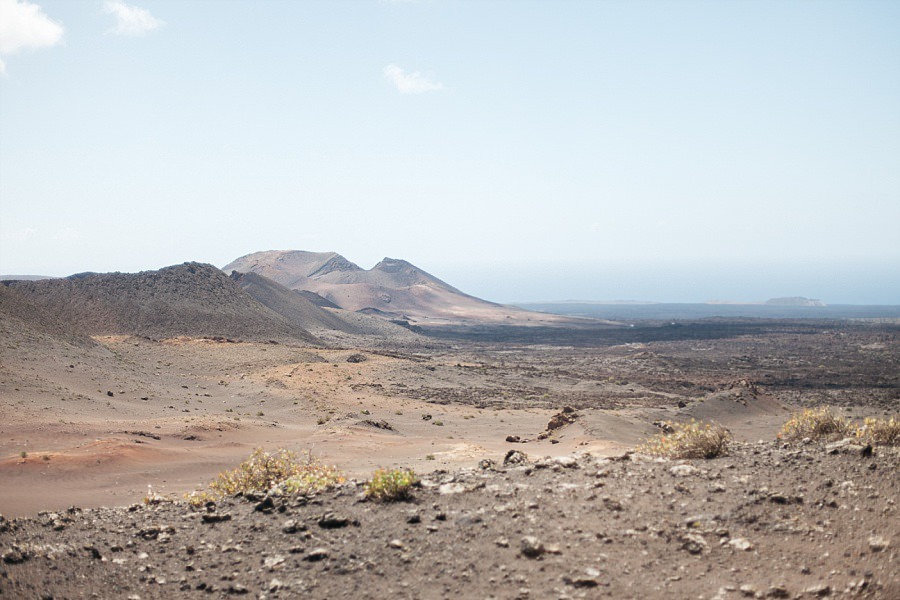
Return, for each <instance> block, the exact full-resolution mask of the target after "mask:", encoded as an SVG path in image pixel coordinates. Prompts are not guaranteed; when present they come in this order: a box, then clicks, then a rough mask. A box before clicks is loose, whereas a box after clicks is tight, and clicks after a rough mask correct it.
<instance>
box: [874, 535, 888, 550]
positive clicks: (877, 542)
mask: <svg viewBox="0 0 900 600" xmlns="http://www.w3.org/2000/svg"><path fill="white" fill-rule="evenodd" d="M890 545H891V544H890V542H889V541H888V540H886V539H885V538H883V537H881V536H880V535H873V536H872V537H870V538H869V548H871V549H872V552H881V551H882V550H885V549H887V547H888V546H890Z"/></svg>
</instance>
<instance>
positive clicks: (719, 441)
mask: <svg viewBox="0 0 900 600" xmlns="http://www.w3.org/2000/svg"><path fill="white" fill-rule="evenodd" d="M664 425H665V431H664V432H662V433H658V434H656V435H654V436H653V437H651V438H650V439H648V440H647V441H646V442H644V443H643V444H642V445H640V446H638V452H643V453H645V454H650V455H651V456H662V457H665V458H715V457H717V456H722V455H724V454H727V453H728V446H729V444H730V443H731V434H730V433H729V432H728V430H727V429H725V428H724V427H722V426H721V425H719V424H716V423H703V422H698V421H695V420H693V419H691V422H690V423H673V422H670V421H666V422H665V423H664Z"/></svg>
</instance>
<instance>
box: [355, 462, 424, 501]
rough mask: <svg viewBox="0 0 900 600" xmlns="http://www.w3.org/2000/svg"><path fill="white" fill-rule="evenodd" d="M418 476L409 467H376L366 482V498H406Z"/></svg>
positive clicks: (417, 480) (417, 481)
mask: <svg viewBox="0 0 900 600" xmlns="http://www.w3.org/2000/svg"><path fill="white" fill-rule="evenodd" d="M417 483H419V478H418V477H416V474H415V473H414V472H413V471H412V470H410V469H378V470H377V471H375V472H374V473H373V474H372V479H371V480H370V481H369V482H368V483H367V484H366V488H365V494H366V498H372V499H373V500H384V501H395V500H406V499H407V498H409V497H410V495H411V494H412V487H413V486H414V485H416V484H417Z"/></svg>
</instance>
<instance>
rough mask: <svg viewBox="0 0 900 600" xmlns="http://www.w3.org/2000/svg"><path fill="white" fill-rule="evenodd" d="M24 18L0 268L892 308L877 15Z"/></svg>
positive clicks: (278, 10) (634, 12) (884, 87)
mask: <svg viewBox="0 0 900 600" xmlns="http://www.w3.org/2000/svg"><path fill="white" fill-rule="evenodd" d="M12 2H13V0H0V8H2V10H4V11H9V10H11V8H10V5H11V3H12ZM4 3H5V7H4ZM18 4H19V5H21V4H22V2H21V0H19V1H18ZM30 4H36V5H38V6H39V7H40V8H41V9H42V11H43V14H44V15H46V17H47V18H49V19H50V20H52V22H55V23H56V24H57V25H61V27H62V35H61V39H59V41H58V42H57V43H55V44H54V43H53V41H52V39H50V41H47V40H44V41H42V42H40V43H38V42H34V43H33V44H32V47H28V46H27V44H26V42H27V41H28V40H25V41H24V42H20V46H21V48H18V51H16V48H14V49H13V50H10V49H9V48H10V47H11V46H10V45H9V43H7V44H6V45H5V46H4V44H3V40H2V39H0V60H2V65H3V67H4V69H5V74H4V75H0V273H17V274H48V275H66V274H70V273H73V272H79V271H88V270H90V271H136V270H143V269H155V268H159V267H162V266H165V265H169V264H173V263H180V262H184V261H187V260H198V261H204V262H211V263H213V264H216V265H218V266H222V265H224V264H226V263H227V262H229V261H231V260H232V259H234V258H236V257H238V256H240V255H243V254H246V253H248V252H252V251H256V250H267V249H288V248H295V249H306V250H316V251H325V250H334V251H337V252H340V253H341V254H343V255H345V256H346V257H347V258H348V259H350V260H352V261H354V262H357V263H358V264H360V265H361V266H363V267H371V266H372V265H373V264H375V263H376V262H377V261H378V260H379V259H381V258H382V257H384V256H392V257H398V258H405V259H407V260H409V261H411V262H413V263H415V264H417V265H419V266H421V267H423V268H425V269H427V270H429V271H431V272H432V273H434V274H435V275H437V276H439V277H441V278H443V279H446V280H447V281H449V282H451V283H452V284H454V285H456V286H457V287H460V288H462V289H463V290H465V291H468V292H470V293H473V294H476V295H481V296H484V297H487V298H489V299H492V300H498V301H512V300H554V299H567V298H584V299H616V298H640V299H654V300H669V301H688V300H695V301H704V300H709V299H733V300H758V299H765V298H768V297H772V296H784V295H807V296H813V297H822V298H823V299H824V300H826V301H831V302H864V303H893V304H900V234H898V232H900V3H897V2H866V1H861V2H850V1H845V2H824V1H822V2H809V1H804V2H791V1H784V0H779V1H776V2H764V1H755V2H687V1H684V2H677V1H667V2H639V1H628V2H565V1H549V0H548V1H544V2H524V1H515V2H513V1H509V2H488V1H479V2H474V1H469V2H462V1H447V0H430V1H422V2H386V1H382V2H379V1H377V0H372V1H365V2H363V1H360V2H351V1H336V2H289V1H280V2H275V1H269V2H266V1H262V2H238V1H221V2H213V1H207V2H197V1H192V0H178V1H171V2H167V1H160V0H126V2H122V1H121V0H118V1H117V2H112V3H108V2H104V1H102V0H98V1H72V0H65V1H51V0H36V1H34V2H31V3H30ZM13 8H15V7H13ZM134 8H140V9H144V11H146V12H145V13H141V12H140V11H137V12H134V11H133V10H132V9H134ZM129 11H131V12H129ZM51 33H52V31H51V32H49V33H48V36H49V35H50V34H51ZM3 35H7V36H9V35H15V32H13V34H10V33H9V32H8V31H7V32H5V33H3ZM51 37H52V36H51ZM16 39H18V38H16ZM48 39H49V38H48ZM38 46H42V47H38ZM4 48H6V50H4ZM415 73H418V74H419V75H418V76H415V75H414V74H415ZM417 92H418V93H417Z"/></svg>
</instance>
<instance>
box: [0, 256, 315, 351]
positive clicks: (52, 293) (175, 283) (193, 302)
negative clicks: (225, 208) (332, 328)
mask: <svg viewBox="0 0 900 600" xmlns="http://www.w3.org/2000/svg"><path fill="white" fill-rule="evenodd" d="M8 285H9V286H10V287H12V288H14V289H15V290H16V291H17V292H18V293H19V294H21V295H22V296H23V297H24V298H26V299H27V300H28V301H29V302H30V303H32V304H34V305H36V306H38V307H40V308H41V309H43V310H46V311H48V312H51V313H52V314H55V315H58V317H59V318H60V319H61V320H63V321H66V322H67V323H69V324H71V325H72V326H73V327H74V328H75V329H77V330H81V331H84V332H86V333H88V334H89V335H115V334H124V335H139V336H146V337H150V338H156V339H160V338H167V337H177V336H191V337H216V336H218V337H225V338H233V339H247V340H261V339H264V340H268V339H279V340H293V341H303V342H317V341H318V340H316V338H315V337H314V336H313V335H312V334H310V333H309V332H308V331H306V330H305V329H304V328H303V327H301V326H300V325H298V324H296V323H293V322H291V321H289V320H288V319H286V318H284V317H283V316H282V315H279V314H277V313H275V312H273V311H272V310H270V309H268V308H266V307H265V306H263V305H262V304H260V303H259V302H257V301H256V300H254V299H253V298H252V297H251V296H250V295H249V294H248V293H246V292H245V291H244V290H242V289H241V288H240V287H239V286H238V285H237V284H235V283H234V282H233V281H232V280H231V279H229V278H228V277H227V276H226V275H225V274H224V273H222V272H221V271H220V270H219V269H217V268H215V267H213V266H212V265H207V264H201V263H184V264H182V265H177V266H171V267H166V268H163V269H159V270H157V271H144V272H141V273H104V274H96V273H80V274H78V275H73V276H71V277H66V278H64V279H47V280H42V281H16V282H10V283H8Z"/></svg>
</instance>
